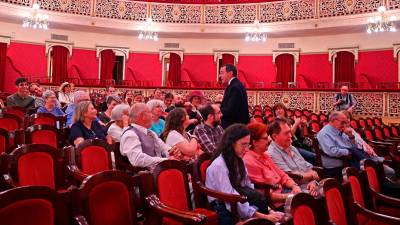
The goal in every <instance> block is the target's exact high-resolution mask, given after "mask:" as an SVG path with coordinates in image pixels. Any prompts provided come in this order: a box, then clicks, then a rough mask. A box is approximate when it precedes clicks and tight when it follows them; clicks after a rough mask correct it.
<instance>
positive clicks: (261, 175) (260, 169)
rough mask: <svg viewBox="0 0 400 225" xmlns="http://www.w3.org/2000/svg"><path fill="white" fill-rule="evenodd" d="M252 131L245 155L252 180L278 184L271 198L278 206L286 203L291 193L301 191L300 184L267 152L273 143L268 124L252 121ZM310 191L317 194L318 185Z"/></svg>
mask: <svg viewBox="0 0 400 225" xmlns="http://www.w3.org/2000/svg"><path fill="white" fill-rule="evenodd" d="M247 128H248V129H249V131H250V150H251V151H248V152H246V154H245V155H244V157H243V161H244V164H245V165H246V168H247V172H248V175H249V177H250V180H252V181H254V182H257V183H266V184H270V185H278V188H277V189H276V190H271V191H272V192H271V199H272V201H273V202H274V205H275V206H276V207H279V206H282V205H283V203H285V201H286V199H287V197H288V196H289V194H290V193H291V194H296V193H299V192H301V189H300V187H299V186H298V184H297V183H296V182H295V181H294V180H292V179H291V178H290V177H289V176H288V175H287V174H286V173H285V172H284V171H283V170H281V169H280V168H279V167H278V166H277V165H275V163H274V162H273V161H272V159H271V158H270V156H269V155H268V154H266V151H267V148H268V146H269V144H270V143H271V138H270V137H269V136H268V134H267V130H268V128H267V126H266V125H264V124H262V123H252V124H249V125H247ZM312 187H313V189H311V190H310V193H311V194H312V195H314V196H316V195H317V189H316V187H317V186H316V185H313V186H312Z"/></svg>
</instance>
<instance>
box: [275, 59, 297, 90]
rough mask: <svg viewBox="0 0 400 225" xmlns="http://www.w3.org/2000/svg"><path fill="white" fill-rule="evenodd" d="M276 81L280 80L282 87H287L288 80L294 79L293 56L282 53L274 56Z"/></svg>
mask: <svg viewBox="0 0 400 225" xmlns="http://www.w3.org/2000/svg"><path fill="white" fill-rule="evenodd" d="M275 64H276V82H282V87H284V88H285V87H288V82H293V81H294V57H293V55H291V54H282V55H279V56H278V57H276V59H275Z"/></svg>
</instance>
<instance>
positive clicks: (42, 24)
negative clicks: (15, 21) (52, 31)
mask: <svg viewBox="0 0 400 225" xmlns="http://www.w3.org/2000/svg"><path fill="white" fill-rule="evenodd" d="M32 9H33V11H32V12H31V13H30V14H28V15H26V16H25V17H24V19H23V20H22V27H29V28H33V29H43V30H47V29H49V16H48V15H47V14H41V13H39V9H40V5H39V4H37V3H35V4H33V6H32Z"/></svg>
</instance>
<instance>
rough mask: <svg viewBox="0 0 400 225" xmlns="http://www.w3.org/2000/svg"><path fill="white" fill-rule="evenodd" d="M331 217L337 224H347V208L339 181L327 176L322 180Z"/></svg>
mask: <svg viewBox="0 0 400 225" xmlns="http://www.w3.org/2000/svg"><path fill="white" fill-rule="evenodd" d="M320 185H321V186H322V191H323V195H324V196H325V202H326V206H327V209H328V214H329V217H330V219H331V220H332V221H333V222H335V224H336V225H347V215H346V208H345V203H344V199H343V195H342V192H341V190H340V186H339V183H338V182H337V180H336V179H333V178H327V179H324V180H322V181H321V182H320Z"/></svg>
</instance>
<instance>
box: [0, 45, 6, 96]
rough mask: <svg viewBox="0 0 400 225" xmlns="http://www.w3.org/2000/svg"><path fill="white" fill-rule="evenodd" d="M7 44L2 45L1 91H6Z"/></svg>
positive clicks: (0, 62)
mask: <svg viewBox="0 0 400 225" xmlns="http://www.w3.org/2000/svg"><path fill="white" fill-rule="evenodd" d="M6 56H7V43H0V91H4V88H5V87H4V82H5V78H6Z"/></svg>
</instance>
